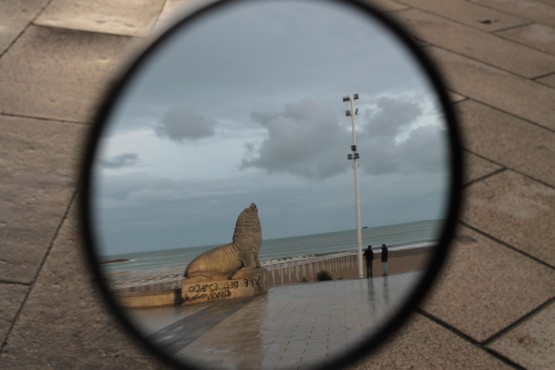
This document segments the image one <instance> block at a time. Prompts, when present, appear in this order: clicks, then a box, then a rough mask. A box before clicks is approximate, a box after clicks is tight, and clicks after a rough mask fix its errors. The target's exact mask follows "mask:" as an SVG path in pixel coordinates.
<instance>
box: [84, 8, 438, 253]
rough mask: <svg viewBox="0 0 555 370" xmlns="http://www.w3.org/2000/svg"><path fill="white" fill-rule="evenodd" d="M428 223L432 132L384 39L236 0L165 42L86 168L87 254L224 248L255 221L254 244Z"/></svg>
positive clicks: (425, 95) (334, 16)
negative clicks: (359, 227) (352, 107)
mask: <svg viewBox="0 0 555 370" xmlns="http://www.w3.org/2000/svg"><path fill="white" fill-rule="evenodd" d="M353 93H358V94H359V95H360V99H359V100H357V101H356V107H357V108H359V115H358V116H357V117H356V127H357V130H356V131H357V141H358V143H357V144H358V150H359V153H360V162H359V169H360V170H359V175H360V178H359V183H360V197H361V211H362V212H361V215H362V224H363V225H366V226H379V225H387V224H395V223H402V222H410V221H419V220H428V219H438V218H442V217H443V216H444V212H445V196H446V190H447V184H448V183H447V177H448V167H447V151H446V140H447V138H446V136H445V135H446V134H445V130H446V125H445V123H444V117H443V115H442V113H441V109H440V107H439V104H438V102H437V101H436V100H437V99H436V96H435V94H434V92H433V90H432V89H431V87H430V84H429V81H428V80H427V78H426V77H425V76H424V75H423V72H422V70H421V69H420V67H419V66H418V65H417V64H416V62H415V60H414V58H413V57H412V56H411V55H410V54H409V53H408V51H407V50H405V49H404V47H403V46H402V45H401V44H400V42H399V41H398V40H397V39H396V38H395V37H394V36H393V35H392V34H391V33H390V31H388V30H387V29H385V28H384V26H383V25H382V24H381V23H379V22H377V21H375V20H373V19H371V18H368V17H367V16H366V15H362V14H359V13H357V12H355V11H353V10H352V9H351V8H348V7H344V6H342V5H338V4H334V3H329V4H328V3H327V2H323V1H322V2H313V1H295V2H292V1H254V2H243V3H240V5H236V6H234V7H232V8H225V9H224V10H223V11H215V12H211V13H209V14H207V15H206V16H204V17H200V18H199V19H197V20H196V21H195V22H192V23H189V24H188V25H187V27H184V28H182V29H181V30H180V31H178V32H176V33H175V34H173V36H172V37H171V38H170V39H169V40H168V41H167V42H166V43H165V44H164V45H162V46H161V47H160V48H158V49H157V52H156V53H154V54H153V55H151V56H150V58H149V59H148V60H147V61H146V63H145V64H144V65H143V66H142V68H140V70H139V72H138V74H137V75H136V77H135V78H134V79H133V81H132V82H131V83H130V84H129V86H128V87H127V89H126V90H125V91H124V94H123V95H122V96H121V98H120V99H119V101H118V103H117V104H116V105H115V109H114V111H113V113H112V115H111V116H110V117H109V123H108V125H107V128H106V131H105V132H104V133H103V137H102V140H101V145H100V147H99V150H98V154H97V157H96V163H95V167H94V175H93V179H94V183H93V186H94V191H93V212H94V218H95V220H96V225H97V229H96V233H97V235H98V237H99V242H100V243H99V244H100V247H101V249H102V250H101V253H102V254H107V255H109V254H117V253H126V252H134V251H147V250H154V249H171V248H178V247H187V246H197V245H208V244H216V243H227V242H229V241H230V240H231V236H232V233H233V228H234V225H235V220H236V217H237V215H238V214H239V213H240V212H241V211H242V210H243V209H244V208H246V207H248V206H249V204H250V203H251V202H255V203H256V204H257V205H258V207H259V215H260V219H261V222H262V230H263V236H264V238H266V239H269V238H278V237H286V236H295V235H307V234H315V233H322V232H331V231H339V230H347V229H354V228H355V227H356V223H355V208H354V180H353V167H352V166H353V161H348V160H347V154H348V153H350V146H351V144H352V136H351V135H352V134H351V132H352V131H351V121H350V118H348V117H345V113H344V111H345V109H347V108H348V105H347V103H343V102H342V97H343V96H344V95H349V94H353Z"/></svg>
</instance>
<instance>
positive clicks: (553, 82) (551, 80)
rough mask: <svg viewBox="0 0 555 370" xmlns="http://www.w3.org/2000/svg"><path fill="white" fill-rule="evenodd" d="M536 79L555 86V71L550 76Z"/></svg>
mask: <svg viewBox="0 0 555 370" xmlns="http://www.w3.org/2000/svg"><path fill="white" fill-rule="evenodd" d="M536 81H538V82H541V83H542V84H545V85H548V86H551V87H555V73H554V74H552V75H549V76H545V77H542V78H538V79H537V80H536Z"/></svg>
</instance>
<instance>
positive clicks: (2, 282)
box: [0, 279, 31, 286]
mask: <svg viewBox="0 0 555 370" xmlns="http://www.w3.org/2000/svg"><path fill="white" fill-rule="evenodd" d="M0 284H13V285H24V286H30V285H31V283H23V282H21V281H15V280H9V279H0Z"/></svg>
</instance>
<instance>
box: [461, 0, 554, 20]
mask: <svg viewBox="0 0 555 370" xmlns="http://www.w3.org/2000/svg"><path fill="white" fill-rule="evenodd" d="M464 1H465V2H467V3H470V4H476V3H474V2H472V1H469V0H464ZM540 2H541V3H543V4H544V5H549V7H552V5H551V4H546V3H545V2H543V1H540ZM479 5H480V6H482V7H484V8H488V9H492V10H495V11H496V12H500V13H504V14H507V15H510V16H512V17H517V18H522V19H526V20H528V21H531V22H534V23H538V24H543V25H545V24H544V23H541V22H538V21H535V20H533V19H530V18H527V17H523V16H521V15H517V14H514V13H509V12H507V11H505V10H501V9H498V8H493V7H491V6H488V5H487V4H479Z"/></svg>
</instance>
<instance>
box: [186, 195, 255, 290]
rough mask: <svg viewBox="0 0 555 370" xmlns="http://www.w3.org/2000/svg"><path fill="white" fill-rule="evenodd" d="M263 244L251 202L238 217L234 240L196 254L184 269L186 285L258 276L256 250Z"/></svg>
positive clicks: (253, 205)
mask: <svg viewBox="0 0 555 370" xmlns="http://www.w3.org/2000/svg"><path fill="white" fill-rule="evenodd" d="M261 244H262V228H261V227H260V220H259V218H258V208H257V207H256V204H254V203H251V205H250V207H249V208H245V209H244V210H243V212H241V214H240V215H239V217H238V218H237V223H236V225H235V231H234V233H233V241H232V242H231V243H229V244H225V245H222V246H219V247H216V248H213V249H210V250H208V251H206V252H204V253H203V254H201V255H199V256H197V257H196V258H195V259H193V260H192V261H191V263H189V265H188V266H187V268H186V269H185V273H184V275H183V276H184V277H185V278H186V280H187V283H188V284H191V283H199V282H209V281H218V280H220V281H221V280H233V279H244V278H250V277H252V276H254V275H259V274H260V272H261V271H260V270H262V271H265V270H264V269H261V267H260V260H259V259H258V253H259V251H260V245H261Z"/></svg>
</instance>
